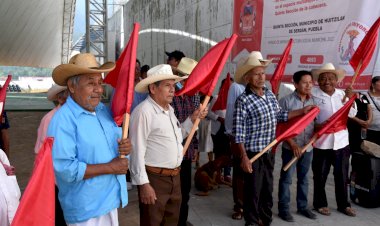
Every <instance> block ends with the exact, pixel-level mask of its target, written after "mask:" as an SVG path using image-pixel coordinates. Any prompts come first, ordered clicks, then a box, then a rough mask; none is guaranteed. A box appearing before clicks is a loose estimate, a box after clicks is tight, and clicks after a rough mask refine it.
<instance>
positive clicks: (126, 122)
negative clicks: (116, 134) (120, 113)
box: [119, 113, 130, 158]
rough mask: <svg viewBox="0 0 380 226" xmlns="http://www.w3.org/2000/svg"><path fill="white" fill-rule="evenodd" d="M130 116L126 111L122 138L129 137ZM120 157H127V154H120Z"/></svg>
mask: <svg viewBox="0 0 380 226" xmlns="http://www.w3.org/2000/svg"><path fill="white" fill-rule="evenodd" d="M129 118H130V115H129V113H125V114H124V120H123V129H122V134H121V138H122V139H125V138H128V128H129ZM119 157H120V158H125V155H120V156H119Z"/></svg>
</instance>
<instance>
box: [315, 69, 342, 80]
mask: <svg viewBox="0 0 380 226" xmlns="http://www.w3.org/2000/svg"><path fill="white" fill-rule="evenodd" d="M326 72H331V73H334V74H336V77H337V79H338V82H341V81H342V80H343V78H344V76H345V75H346V72H345V71H344V70H343V69H335V70H329V69H313V70H311V74H312V75H313V79H314V81H318V78H319V75H320V74H322V73H326Z"/></svg>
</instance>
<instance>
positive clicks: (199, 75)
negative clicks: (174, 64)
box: [175, 34, 237, 96]
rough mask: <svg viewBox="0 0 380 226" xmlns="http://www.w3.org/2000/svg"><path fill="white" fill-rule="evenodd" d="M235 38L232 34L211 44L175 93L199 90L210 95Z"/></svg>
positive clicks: (189, 92) (191, 93)
mask: <svg viewBox="0 0 380 226" xmlns="http://www.w3.org/2000/svg"><path fill="white" fill-rule="evenodd" d="M236 38H237V35H236V34H233V35H232V36H231V37H230V38H226V39H224V40H223V41H221V42H219V43H218V44H216V45H215V46H213V47H212V48H211V49H210V50H209V51H208V52H207V53H206V54H205V55H204V56H203V57H202V59H201V60H200V61H199V63H198V64H197V66H195V68H194V70H193V71H192V72H191V74H190V76H189V78H188V79H187V80H186V82H185V85H184V87H183V88H182V89H181V90H179V91H177V92H176V94H175V95H176V96H181V95H183V94H186V95H189V96H193V95H194V94H196V93H197V92H200V93H203V94H204V95H206V96H211V95H212V92H213V90H214V88H215V85H216V83H217V81H218V78H219V75H220V73H221V72H222V70H223V67H224V64H225V63H226V60H227V58H228V56H229V55H230V52H231V49H232V47H233V45H234V44H235V41H236Z"/></svg>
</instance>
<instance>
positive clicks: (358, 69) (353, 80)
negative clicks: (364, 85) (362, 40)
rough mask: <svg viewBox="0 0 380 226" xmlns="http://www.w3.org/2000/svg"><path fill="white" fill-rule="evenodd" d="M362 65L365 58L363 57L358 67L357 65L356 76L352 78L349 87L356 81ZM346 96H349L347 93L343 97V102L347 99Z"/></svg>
mask: <svg viewBox="0 0 380 226" xmlns="http://www.w3.org/2000/svg"><path fill="white" fill-rule="evenodd" d="M362 65H363V60H362V59H361V60H360V62H359V64H358V67H357V68H356V70H355V73H354V76H353V77H352V80H351V83H350V85H349V87H351V88H352V86H353V85H354V83H355V81H356V78H357V77H358V75H359V71H360V69H361V68H362ZM346 97H347V96H346V94H345V95H344V97H343V100H342V103H344V101H345V100H346Z"/></svg>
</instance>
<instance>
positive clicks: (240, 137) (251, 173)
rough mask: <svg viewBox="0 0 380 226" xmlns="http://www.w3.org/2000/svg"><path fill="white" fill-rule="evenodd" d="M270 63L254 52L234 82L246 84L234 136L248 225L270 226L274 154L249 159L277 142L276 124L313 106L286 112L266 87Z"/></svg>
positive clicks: (242, 62) (235, 119) (244, 63)
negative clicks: (239, 156)
mask: <svg viewBox="0 0 380 226" xmlns="http://www.w3.org/2000/svg"><path fill="white" fill-rule="evenodd" d="M270 63H271V60H265V59H263V57H262V55H261V53H260V52H257V51H253V52H251V53H250V54H249V55H248V57H247V58H245V59H244V60H243V61H240V63H239V65H238V66H237V70H236V73H235V81H237V82H239V83H245V84H247V86H246V88H245V91H244V92H243V93H242V94H241V95H240V96H239V97H238V99H237V100H236V103H235V106H236V108H235V111H234V121H233V132H232V133H233V136H234V137H235V142H236V144H237V145H238V148H239V151H240V155H241V156H242V160H241V167H242V168H243V171H244V172H245V175H244V204H243V205H244V208H243V209H244V210H243V214H244V219H245V225H258V224H259V222H260V223H262V224H263V225H270V224H271V222H272V206H273V198H272V192H273V168H274V154H273V153H271V152H269V153H265V154H264V155H263V156H262V157H260V158H259V159H258V160H256V161H255V162H253V163H251V162H250V161H249V159H250V158H252V157H253V156H255V155H256V154H257V153H259V152H260V151H261V150H262V149H264V148H265V147H266V146H267V145H268V144H270V143H271V142H272V141H273V140H274V139H275V132H276V125H277V121H287V120H288V119H291V118H293V117H295V116H298V115H302V114H305V113H307V112H308V111H309V110H310V109H311V108H312V107H311V106H307V107H305V108H303V109H299V110H295V111H291V112H287V111H284V110H282V109H281V108H280V107H279V105H278V102H277V99H276V97H275V95H274V94H273V93H272V92H271V91H270V90H269V89H268V88H266V87H265V69H266V67H267V66H268V65H269V64H270Z"/></svg>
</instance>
